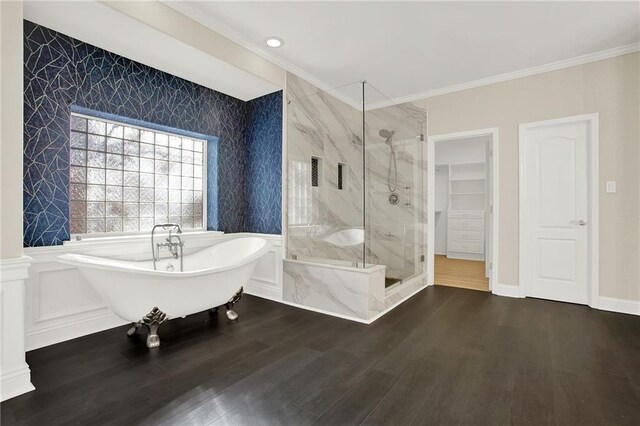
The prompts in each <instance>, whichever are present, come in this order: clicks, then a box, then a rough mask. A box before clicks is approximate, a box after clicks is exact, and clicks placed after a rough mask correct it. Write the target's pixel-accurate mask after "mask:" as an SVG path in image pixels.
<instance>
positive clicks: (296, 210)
mask: <svg viewBox="0 0 640 426" xmlns="http://www.w3.org/2000/svg"><path fill="white" fill-rule="evenodd" d="M290 173H291V186H290V187H289V200H290V201H289V225H290V226H301V225H309V224H310V223H311V202H312V196H311V182H310V181H309V173H310V171H309V163H305V162H302V161H296V160H293V161H292V162H291V169H290Z"/></svg>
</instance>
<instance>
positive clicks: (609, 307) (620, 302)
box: [597, 296, 640, 315]
mask: <svg viewBox="0 0 640 426" xmlns="http://www.w3.org/2000/svg"><path fill="white" fill-rule="evenodd" d="M597 309H600V310H601V311H609V312H617V313H620V314H629V315H640V300H630V299H618V298H615V297H602V296H600V298H599V299H598V308H597Z"/></svg>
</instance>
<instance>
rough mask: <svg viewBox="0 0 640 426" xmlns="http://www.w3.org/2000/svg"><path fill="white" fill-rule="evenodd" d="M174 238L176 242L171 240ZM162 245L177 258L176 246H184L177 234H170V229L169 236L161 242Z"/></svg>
mask: <svg viewBox="0 0 640 426" xmlns="http://www.w3.org/2000/svg"><path fill="white" fill-rule="evenodd" d="M174 239H175V240H177V242H174V241H173V240H174ZM162 246H164V247H166V248H167V249H169V252H170V253H171V255H172V256H173V258H174V259H177V258H178V256H179V255H178V247H180V248H181V247H182V246H184V243H183V242H182V238H180V237H179V236H178V235H171V231H169V236H168V237H167V239H166V240H165V242H164V243H163V244H162Z"/></svg>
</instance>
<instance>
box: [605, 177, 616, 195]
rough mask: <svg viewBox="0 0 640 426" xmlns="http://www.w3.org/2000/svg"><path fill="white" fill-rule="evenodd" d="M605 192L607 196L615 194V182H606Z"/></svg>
mask: <svg viewBox="0 0 640 426" xmlns="http://www.w3.org/2000/svg"><path fill="white" fill-rule="evenodd" d="M606 191H607V194H615V193H616V181H615V180H612V181H609V182H607V188H606Z"/></svg>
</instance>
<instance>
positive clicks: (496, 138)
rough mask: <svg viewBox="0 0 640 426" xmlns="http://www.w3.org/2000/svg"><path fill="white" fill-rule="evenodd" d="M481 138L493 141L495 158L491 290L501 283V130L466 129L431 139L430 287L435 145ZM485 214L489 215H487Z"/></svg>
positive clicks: (493, 158) (433, 251)
mask: <svg viewBox="0 0 640 426" xmlns="http://www.w3.org/2000/svg"><path fill="white" fill-rule="evenodd" d="M478 136H489V137H490V138H491V142H490V149H491V150H492V155H491V157H490V159H489V165H490V167H491V173H492V180H491V194H490V206H493V213H492V214H491V234H490V235H487V236H486V237H488V238H491V253H490V254H491V258H490V261H491V262H492V263H493V265H492V269H491V276H490V277H489V289H490V290H492V292H493V289H494V287H495V286H496V285H497V283H498V271H499V269H498V267H499V258H498V245H499V244H498V243H499V237H500V221H499V217H500V185H499V182H500V173H499V172H500V170H499V169H500V162H499V159H500V157H499V152H500V130H499V129H498V128H497V127H490V128H486V129H478V130H467V131H462V132H455V133H446V134H441V135H433V136H429V138H428V141H429V142H428V144H429V146H428V148H427V149H428V150H429V152H428V159H427V176H428V178H427V181H428V188H427V197H428V201H427V214H428V219H427V224H428V231H427V262H428V265H427V269H428V271H429V275H428V280H429V282H428V283H427V285H433V284H434V281H433V280H434V274H435V267H434V255H435V206H434V203H435V166H436V164H435V144H436V142H443V141H451V140H457V139H465V138H471V137H478ZM485 214H489V212H486V213H485Z"/></svg>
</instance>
